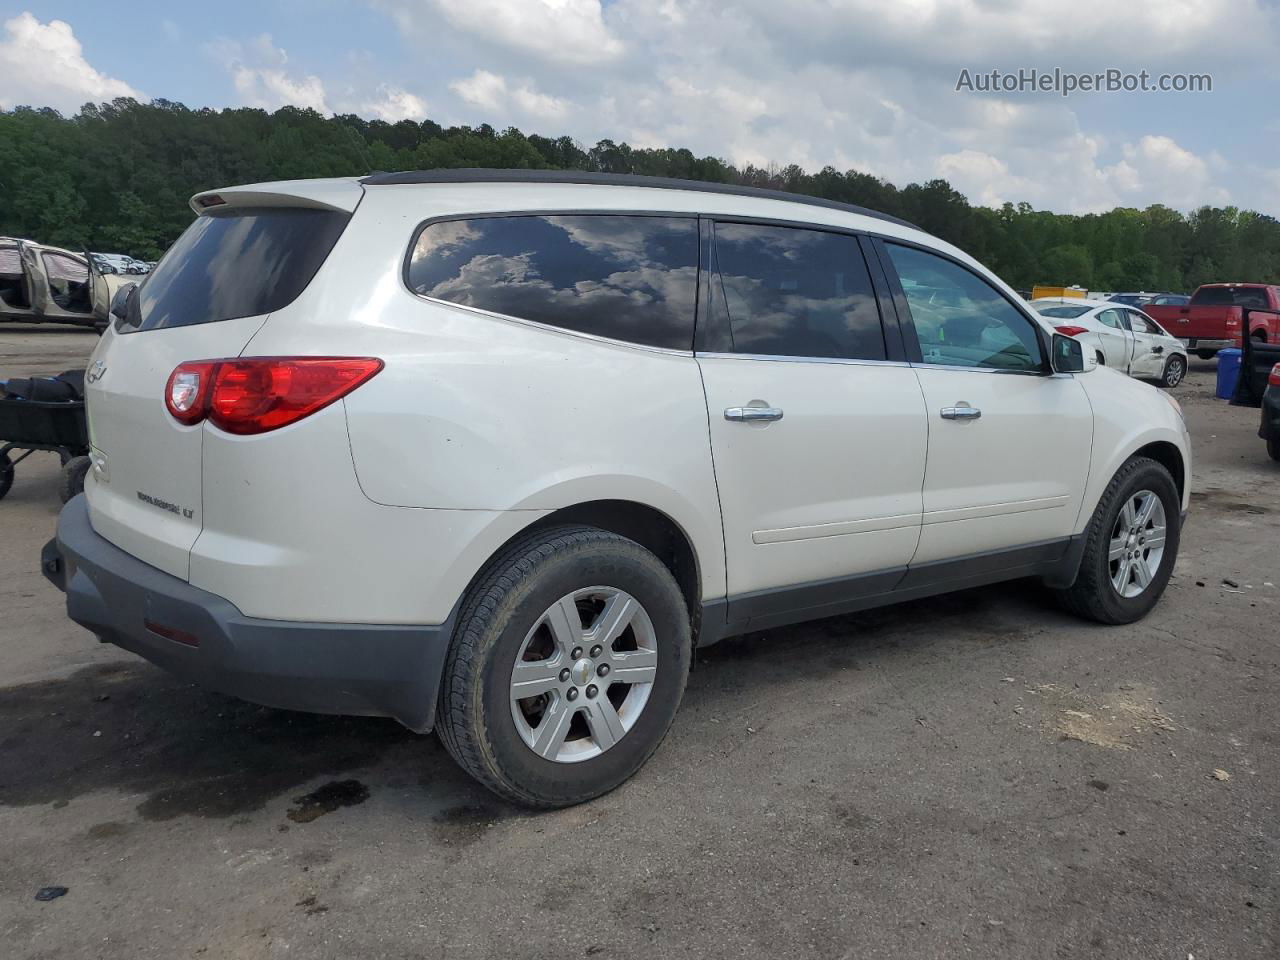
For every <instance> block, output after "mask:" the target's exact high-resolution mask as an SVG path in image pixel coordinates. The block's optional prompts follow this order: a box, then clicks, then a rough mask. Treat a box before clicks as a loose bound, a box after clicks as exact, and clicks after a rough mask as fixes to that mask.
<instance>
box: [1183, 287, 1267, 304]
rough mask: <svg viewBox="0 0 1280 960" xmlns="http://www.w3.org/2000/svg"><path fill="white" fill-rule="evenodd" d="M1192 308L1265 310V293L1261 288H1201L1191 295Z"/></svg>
mask: <svg viewBox="0 0 1280 960" xmlns="http://www.w3.org/2000/svg"><path fill="white" fill-rule="evenodd" d="M1191 305H1192V306H1193V307H1261V308H1262V309H1263V310H1266V309H1267V308H1268V307H1269V306H1270V304H1269V303H1267V291H1266V290H1265V289H1263V288H1262V287H1201V288H1200V289H1199V290H1197V291H1196V292H1195V293H1193V294H1192V295H1191Z"/></svg>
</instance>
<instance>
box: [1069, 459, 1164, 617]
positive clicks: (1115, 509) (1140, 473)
mask: <svg viewBox="0 0 1280 960" xmlns="http://www.w3.org/2000/svg"><path fill="white" fill-rule="evenodd" d="M1180 505H1181V501H1180V500H1179V496H1178V487H1177V485H1176V484H1175V483H1174V482H1173V477H1172V476H1170V474H1169V471H1168V470H1167V469H1166V468H1165V467H1164V466H1163V465H1162V464H1159V463H1157V462H1156V461H1154V460H1151V459H1149V458H1147V457H1134V458H1132V459H1131V460H1129V461H1128V462H1127V463H1125V465H1124V466H1123V467H1121V468H1120V470H1119V471H1118V472H1117V473H1116V475H1115V476H1114V477H1113V478H1112V480H1111V483H1110V484H1109V485H1108V486H1107V489H1106V491H1105V492H1104V493H1103V494H1102V499H1101V500H1100V501H1099V502H1098V506H1097V508H1096V509H1095V510H1094V512H1093V517H1092V519H1091V520H1090V521H1089V527H1088V529H1087V530H1086V531H1085V537H1086V540H1085V549H1084V555H1083V557H1082V558H1081V561H1080V571H1079V573H1078V574H1077V575H1076V581H1075V583H1074V584H1072V585H1071V586H1070V587H1068V588H1067V589H1065V590H1060V591H1056V593H1057V595H1058V597H1059V599H1060V600H1061V602H1062V604H1063V606H1064V607H1065V608H1066V609H1068V610H1070V611H1071V612H1072V613H1074V614H1076V615H1077V616H1081V617H1085V618H1087V619H1090V620H1097V621H1099V622H1100V623H1112V624H1118V623H1133V622H1134V621H1135V620H1140V619H1142V618H1143V617H1145V616H1146V615H1147V614H1148V613H1149V612H1150V611H1151V608H1152V607H1154V606H1155V604H1156V601H1157V600H1159V599H1160V595H1161V594H1162V593H1164V588H1165V587H1166V586H1167V585H1168V583H1169V576H1170V575H1171V574H1172V572H1173V564H1174V561H1175V560H1176V559H1177V557H1178V541H1179V533H1180V516H1181V512H1180Z"/></svg>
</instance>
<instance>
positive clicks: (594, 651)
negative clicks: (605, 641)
mask: <svg viewBox="0 0 1280 960" xmlns="http://www.w3.org/2000/svg"><path fill="white" fill-rule="evenodd" d="M602 649H603V647H601V646H600V644H598V643H597V644H596V645H595V646H594V647H592V648H591V659H592V660H594V659H595V658H596V657H598V656H600V651H601V650H602Z"/></svg>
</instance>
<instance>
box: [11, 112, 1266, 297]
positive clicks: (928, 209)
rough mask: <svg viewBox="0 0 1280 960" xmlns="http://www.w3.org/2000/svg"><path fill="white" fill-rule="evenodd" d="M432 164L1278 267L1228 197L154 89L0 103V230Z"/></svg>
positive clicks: (49, 234) (1171, 282)
mask: <svg viewBox="0 0 1280 960" xmlns="http://www.w3.org/2000/svg"><path fill="white" fill-rule="evenodd" d="M433 167H496V168H517V169H573V170H591V171H599V172H604V173H631V174H644V175H649V176H662V177H680V178H685V179H690V180H707V181H713V182H717V183H734V184H745V185H749V186H759V187H770V188H773V189H781V190H789V191H793V192H796V193H804V194H809V195H812V196H818V197H825V198H827V199H830V200H838V201H842V202H845V203H854V204H858V205H861V206H864V207H869V208H871V209H873V210H879V211H882V212H884V213H888V214H892V215H893V216H896V217H900V218H902V219H904V220H908V221H910V222H912V223H914V224H917V225H918V226H920V227H922V228H923V229H925V230H927V231H929V232H930V233H933V234H935V235H937V236H939V237H941V238H943V239H945V240H947V241H950V242H951V243H953V244H955V245H956V246H958V247H960V248H961V249H963V250H965V251H967V252H968V253H970V254H971V255H973V256H974V257H976V258H977V259H979V260H981V261H982V262H984V263H985V264H987V265H988V266H990V267H991V268H992V269H994V270H995V271H996V272H997V273H999V274H1000V275H1001V276H1003V277H1004V279H1005V280H1006V281H1008V282H1009V283H1010V284H1011V285H1013V286H1014V287H1018V288H1022V289H1026V288H1029V287H1031V286H1032V285H1033V284H1037V283H1048V284H1072V283H1076V284H1080V285H1082V286H1085V287H1089V288H1092V289H1097V290H1171V291H1186V290H1191V289H1193V288H1194V287H1196V286H1197V285H1198V284H1200V283H1204V282H1209V281H1214V280H1252V281H1264V282H1272V283H1275V282H1280V223H1278V222H1277V221H1276V219H1275V218H1274V217H1271V216H1267V215H1264V214H1261V213H1257V212H1254V211H1251V210H1240V209H1238V208H1236V207H1201V208H1199V209H1198V210H1195V211H1192V212H1191V213H1186V214H1184V213H1181V212H1179V211H1177V210H1173V209H1170V208H1169V207H1165V206H1162V205H1159V204H1156V205H1153V206H1150V207H1147V208H1146V209H1145V210H1137V209H1133V208H1127V207H1122V208H1117V209H1114V210H1110V211H1108V212H1106V213H1101V214H1085V215H1073V214H1059V213H1050V212H1048V211H1044V210H1034V209H1032V207H1031V206H1030V204H1026V203H1019V204H1012V203H1006V204H1004V205H1003V206H1002V207H1000V208H999V209H992V208H989V207H982V206H975V205H973V204H970V203H969V201H968V200H967V199H966V198H965V197H964V196H963V195H962V194H961V193H959V192H958V191H956V190H955V189H954V188H952V186H951V185H950V184H949V183H947V181H945V180H930V181H928V182H927V183H911V184H908V185H906V186H904V187H901V188H899V187H897V186H894V185H893V184H892V183H889V182H887V181H886V180H883V179H881V178H879V177H876V176H874V175H872V174H870V173H863V172H859V171H855V170H849V171H845V172H841V171H839V170H836V169H835V168H833V167H825V168H823V169H822V170H819V171H818V172H816V173H809V172H806V171H805V170H802V169H801V168H800V167H798V166H795V165H792V166H787V167H774V166H770V167H768V168H760V167H756V166H751V165H748V166H745V167H735V166H734V165H732V164H729V163H726V162H725V161H724V160H721V159H719V158H716V157H709V156H708V157H698V156H695V155H694V154H693V153H692V152H691V151H689V150H687V149H682V148H662V149H650V148H644V149H641V148H636V147H631V146H628V145H627V144H625V143H614V142H613V141H611V140H601V141H600V142H599V143H597V144H596V145H595V146H592V147H587V146H583V145H582V144H580V143H578V142H577V141H575V140H573V139H572V138H570V137H558V138H549V137H543V136H538V135H536V134H528V135H526V134H524V133H521V132H520V131H519V130H517V129H515V128H514V127H512V128H509V129H507V130H502V131H499V130H495V129H494V128H493V127H491V126H489V125H487V124H484V125H481V126H478V127H447V128H446V127H442V126H440V125H439V124H437V123H433V122H432V121H430V120H424V121H422V122H421V123H418V122H414V121H410V120H403V121H400V122H399V123H386V122H384V121H381V120H365V119H363V118H361V117H357V116H354V115H351V114H346V115H339V116H334V117H328V118H326V117H323V116H321V115H320V114H318V113H316V112H315V111H313V110H304V109H299V108H297V107H283V108H281V109H279V110H277V111H275V112H274V113H268V112H266V111H264V110H258V109H250V108H240V109H226V110H213V109H207V108H206V109H190V108H188V107H186V106H183V105H182V104H180V103H174V102H171V101H167V100H156V101H153V102H152V103H149V104H143V103H138V102H136V101H134V100H129V99H119V100H115V101H113V102H111V103H104V104H86V105H85V106H84V107H82V108H81V110H80V112H79V113H77V114H76V115H75V116H72V117H64V116H62V115H61V114H60V113H58V112H57V111H54V110H50V109H32V108H28V107H18V108H17V109H14V110H10V111H2V112H0V235H4V236H17V237H29V238H32V239H34V240H38V241H39V242H42V243H49V244H54V245H57V246H63V247H68V248H73V249H80V248H88V249H92V250H102V251H113V252H114V251H119V252H124V253H128V254H131V255H133V256H136V257H139V258H142V259H155V258H157V257H158V256H159V255H160V254H161V253H162V252H163V251H164V249H165V248H166V247H167V246H168V245H169V244H170V243H172V242H173V240H174V239H175V238H176V237H177V236H178V234H179V233H181V232H182V230H183V229H184V228H185V227H186V226H187V224H188V223H190V221H191V218H192V213H191V210H190V208H189V207H188V206H187V200H188V198H189V197H190V196H191V194H193V193H196V192H198V191H200V190H205V189H209V188H213V187H219V186H228V185H232V184H237V183H251V182H255V181H261V180H288V179H298V178H303V177H329V176H347V175H351V174H363V173H367V172H369V171H373V170H386V171H394V170H420V169H429V168H433Z"/></svg>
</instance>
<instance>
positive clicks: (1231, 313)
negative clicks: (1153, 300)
mask: <svg viewBox="0 0 1280 960" xmlns="http://www.w3.org/2000/svg"><path fill="white" fill-rule="evenodd" d="M1245 308H1251V312H1250V314H1249V329H1248V331H1247V332H1246V331H1244V323H1243V321H1244V310H1245ZM1144 309H1145V311H1146V313H1147V314H1149V315H1150V316H1151V317H1153V318H1154V319H1155V320H1156V322H1158V323H1159V324H1160V325H1161V326H1162V327H1164V328H1165V329H1166V330H1168V331H1169V332H1170V333H1172V334H1173V335H1174V336H1175V337H1177V338H1178V339H1180V340H1183V341H1185V342H1186V344H1187V347H1188V348H1189V349H1190V350H1193V351H1195V354H1196V356H1198V357H1200V358H1201V359H1202V360H1208V359H1209V358H1210V357H1212V356H1214V354H1216V353H1217V352H1218V351H1219V350H1221V349H1223V348H1224V347H1232V346H1238V345H1239V344H1240V338H1241V336H1242V335H1247V336H1249V337H1252V338H1253V339H1254V340H1256V341H1258V342H1260V343H1276V342H1280V287H1278V286H1273V285H1270V284H1265V283H1206V284H1204V285H1202V286H1200V287H1197V288H1196V290H1195V292H1194V293H1192V294H1191V300H1190V301H1189V302H1188V303H1187V304H1186V305H1184V306H1176V305H1172V304H1169V305H1165V304H1162V305H1159V306H1156V305H1150V306H1148V307H1146V308H1144Z"/></svg>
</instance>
